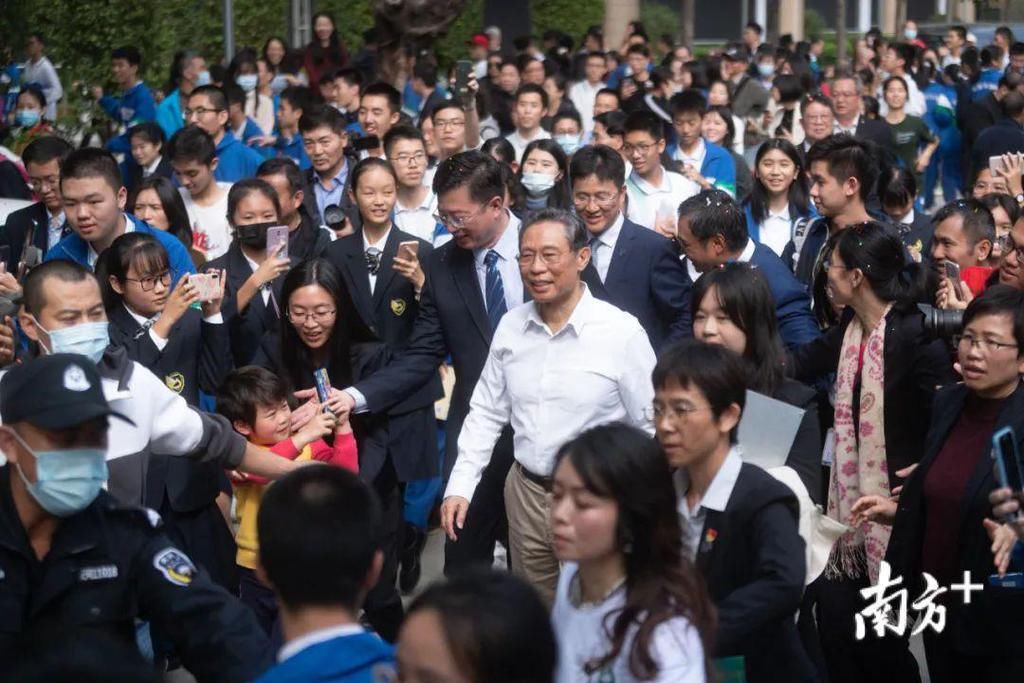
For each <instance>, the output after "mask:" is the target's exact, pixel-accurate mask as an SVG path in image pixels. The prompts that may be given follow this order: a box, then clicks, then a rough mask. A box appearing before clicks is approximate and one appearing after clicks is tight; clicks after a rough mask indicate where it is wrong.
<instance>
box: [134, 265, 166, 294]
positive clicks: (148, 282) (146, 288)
mask: <svg viewBox="0 0 1024 683" xmlns="http://www.w3.org/2000/svg"><path fill="white" fill-rule="evenodd" d="M125 281H126V282H138V283H139V287H141V288H142V291H143V292H151V291H153V289H154V288H156V283H157V282H159V283H160V284H162V285H163V286H164V287H170V286H171V271H169V270H165V271H164V272H162V273H160V274H158V275H153V276H150V277H142V278H134V277H126V278H125Z"/></svg>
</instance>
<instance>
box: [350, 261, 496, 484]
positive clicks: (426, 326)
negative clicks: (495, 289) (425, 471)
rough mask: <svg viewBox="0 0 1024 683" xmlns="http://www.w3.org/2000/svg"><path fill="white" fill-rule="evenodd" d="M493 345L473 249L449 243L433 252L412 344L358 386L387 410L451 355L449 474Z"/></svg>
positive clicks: (374, 408) (370, 402)
mask: <svg viewBox="0 0 1024 683" xmlns="http://www.w3.org/2000/svg"><path fill="white" fill-rule="evenodd" d="M490 345H491V328H490V324H489V323H488V320H487V309H486V307H485V305H484V296H483V294H482V293H481V291H480V284H479V282H478V280H477V275H476V265H475V263H474V261H473V252H472V251H470V250H468V249H463V248H461V247H459V246H458V245H457V244H456V243H455V242H454V241H452V242H448V243H447V244H445V245H444V246H442V247H440V248H439V249H436V250H434V252H433V253H432V254H431V257H430V261H429V265H428V268H427V282H426V284H425V285H424V287H423V291H422V293H421V294H420V311H419V315H418V316H417V317H416V324H415V326H414V327H413V334H412V339H411V340H410V342H409V345H408V346H407V347H406V349H405V350H404V351H403V352H402V354H401V355H400V356H398V357H397V358H395V359H394V361H393V362H391V363H390V364H389V365H388V367H386V368H384V369H383V370H381V371H380V372H377V373H376V374H373V375H371V376H370V377H369V378H367V379H365V380H363V381H361V382H358V383H357V384H356V389H357V390H359V391H360V392H361V393H362V394H363V396H364V397H365V398H366V402H367V407H368V409H369V410H370V411H371V412H375V413H382V412H387V411H388V410H390V409H391V408H392V406H395V405H397V404H398V403H399V402H401V401H402V400H404V399H405V397H406V396H407V395H408V394H409V393H411V392H413V391H418V390H419V389H420V387H422V386H423V385H424V384H426V383H427V382H430V381H433V378H434V377H435V375H436V374H437V367H438V365H439V364H440V363H441V361H442V360H444V358H445V356H446V355H450V356H451V359H452V366H453V367H454V370H455V388H454V389H453V392H452V397H451V402H450V404H449V408H448V420H447V422H446V425H445V428H446V433H447V439H446V442H445V468H446V473H447V472H448V471H450V470H451V467H452V465H454V464H455V456H456V455H457V453H458V437H459V432H460V431H461V430H462V423H463V421H464V420H465V419H466V415H467V414H468V413H469V399H470V398H471V397H472V395H473V389H474V387H476V382H477V380H478V379H479V378H480V372H481V371H482V370H483V367H484V363H485V362H486V360H487V353H488V350H489V348H490ZM498 448H511V430H509V429H506V430H505V433H504V434H503V436H502V439H501V440H499V443H498Z"/></svg>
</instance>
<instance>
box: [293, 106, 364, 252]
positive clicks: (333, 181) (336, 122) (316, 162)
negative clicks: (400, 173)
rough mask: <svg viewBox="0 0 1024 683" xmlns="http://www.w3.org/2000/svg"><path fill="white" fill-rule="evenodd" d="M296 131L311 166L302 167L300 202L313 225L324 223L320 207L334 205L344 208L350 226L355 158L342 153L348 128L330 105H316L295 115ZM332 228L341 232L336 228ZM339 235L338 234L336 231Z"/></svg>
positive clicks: (353, 223)
mask: <svg viewBox="0 0 1024 683" xmlns="http://www.w3.org/2000/svg"><path fill="white" fill-rule="evenodd" d="M299 132H301V133H302V139H303V141H304V143H305V145H306V154H307V155H308V156H309V161H310V163H311V164H312V166H311V167H310V168H308V169H306V187H305V190H304V193H305V196H304V197H303V205H304V206H305V208H306V212H307V213H308V214H309V215H310V216H312V217H313V220H314V222H315V223H316V225H327V223H326V221H325V218H324V209H326V208H327V207H328V206H332V205H334V206H338V207H340V208H341V210H342V211H344V212H345V218H346V222H347V223H348V226H346V227H351V228H352V229H353V230H354V229H355V226H356V223H357V222H358V220H359V212H358V211H356V209H355V206H354V205H353V203H352V200H351V198H350V197H349V190H350V189H351V173H352V167H353V166H354V165H355V161H356V160H355V159H354V158H353V159H350V158H349V156H348V155H347V154H346V153H345V146H346V145H347V144H348V140H349V138H348V132H347V131H346V130H345V119H344V117H342V115H341V113H340V112H339V111H338V110H337V109H335V108H334V107H328V106H319V107H312V108H310V110H309V111H304V112H303V114H302V118H300V119H299ZM329 227H332V229H334V230H335V232H339V233H340V232H344V234H347V230H345V231H342V230H339V229H337V228H334V227H333V226H329ZM339 236H341V235H340V234H339Z"/></svg>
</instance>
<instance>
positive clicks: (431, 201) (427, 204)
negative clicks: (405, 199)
mask: <svg viewBox="0 0 1024 683" xmlns="http://www.w3.org/2000/svg"><path fill="white" fill-rule="evenodd" d="M436 206H437V195H436V194H434V193H433V192H431V191H430V190H429V189H428V190H427V193H426V194H425V195H423V201H421V202H420V203H419V204H417V205H416V206H404V205H403V204H402V202H401V200H398V201H396V202H395V213H404V212H406V211H424V210H426V211H430V212H433V211H434V207H436Z"/></svg>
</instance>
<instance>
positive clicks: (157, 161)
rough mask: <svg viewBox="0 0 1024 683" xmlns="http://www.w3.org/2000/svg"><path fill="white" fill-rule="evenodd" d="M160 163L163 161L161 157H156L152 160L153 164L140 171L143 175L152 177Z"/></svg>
mask: <svg viewBox="0 0 1024 683" xmlns="http://www.w3.org/2000/svg"><path fill="white" fill-rule="evenodd" d="M161 161H163V156H162V155H157V157H156V159H154V160H153V163H151V164H150V165H149V166H147V167H146V168H144V169H142V173H143V175H153V174H154V173H156V167H157V166H159V165H160V162H161Z"/></svg>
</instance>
